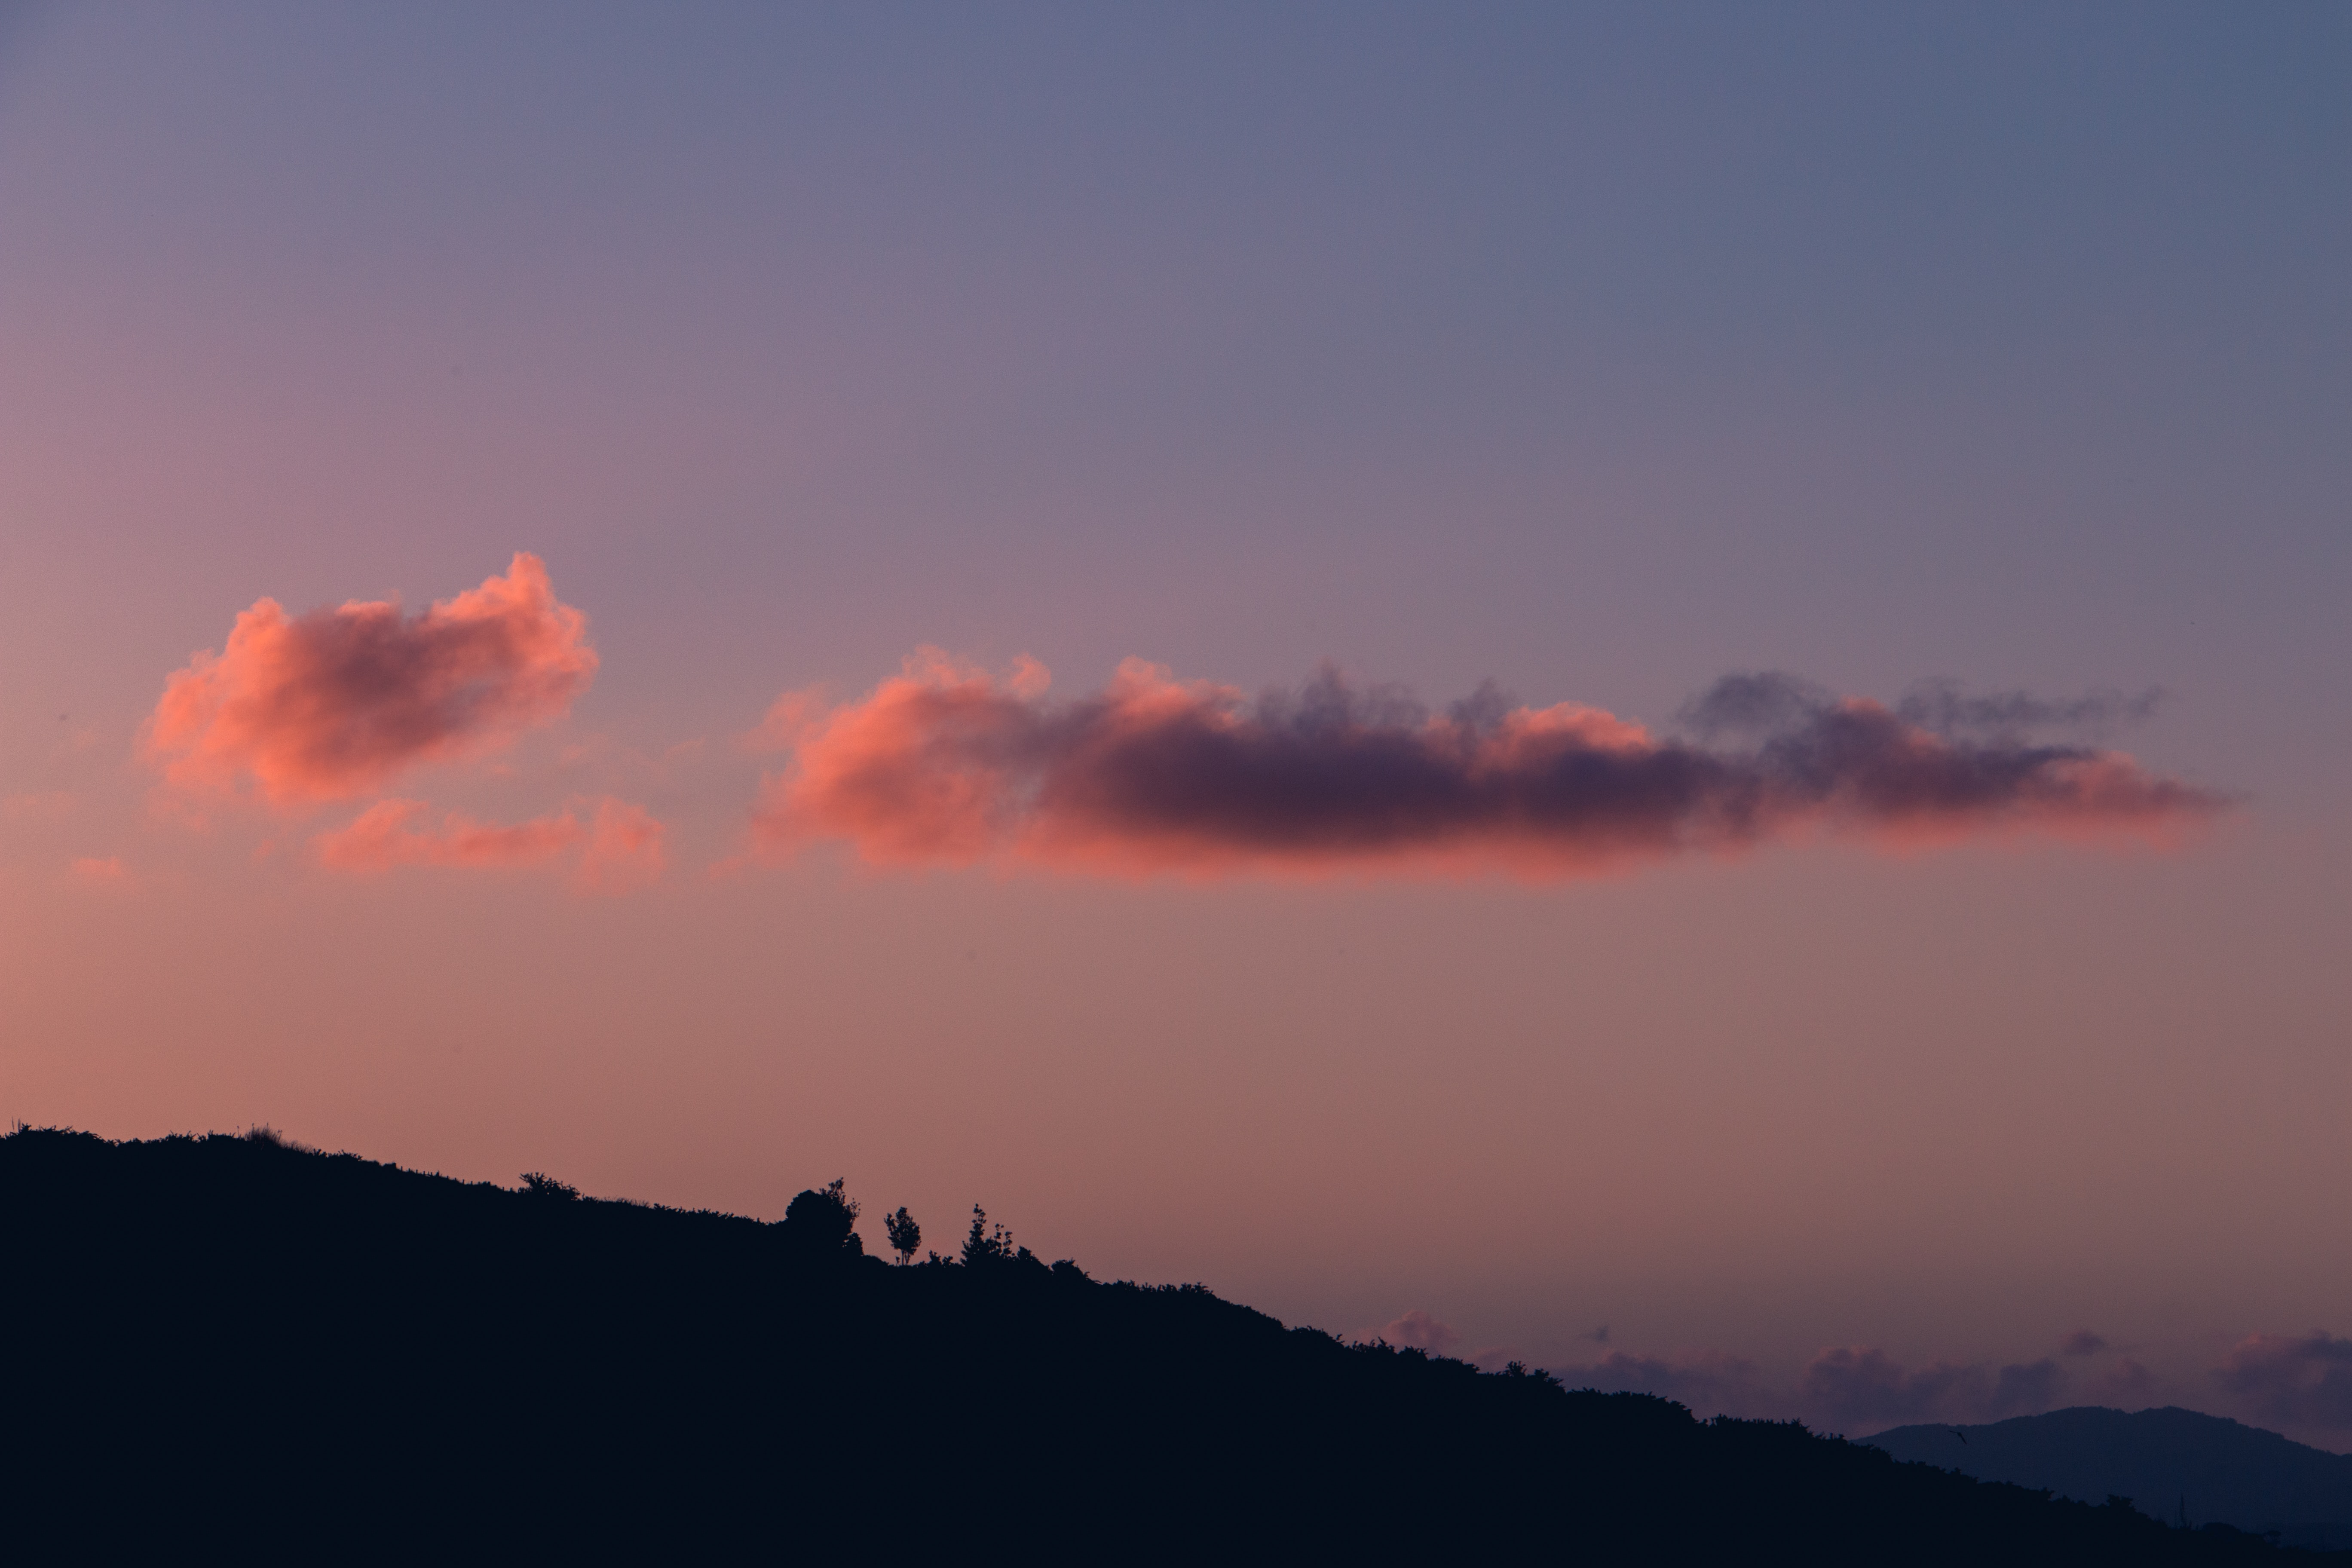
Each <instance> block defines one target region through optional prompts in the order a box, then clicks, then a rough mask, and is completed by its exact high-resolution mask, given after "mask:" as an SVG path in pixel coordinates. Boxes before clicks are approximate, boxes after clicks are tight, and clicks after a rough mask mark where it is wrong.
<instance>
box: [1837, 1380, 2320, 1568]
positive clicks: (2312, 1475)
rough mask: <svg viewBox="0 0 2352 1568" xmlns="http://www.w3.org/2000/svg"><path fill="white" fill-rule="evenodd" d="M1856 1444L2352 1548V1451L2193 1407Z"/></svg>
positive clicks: (1914, 1433) (2083, 1415)
mask: <svg viewBox="0 0 2352 1568" xmlns="http://www.w3.org/2000/svg"><path fill="white" fill-rule="evenodd" d="M1960 1433H1965V1434H1966V1435H1967V1436H1966V1440H1965V1441H1963V1440H1962V1438H1961V1437H1960V1436H1958V1434H1960ZM1863 1441H1864V1442H1865V1443H1868V1444H1870V1445H1872V1446H1873V1447H1880V1448H1884V1449H1885V1450H1886V1451H1887V1452H1888V1453H1890V1454H1892V1455H1894V1456H1895V1458H1898V1459H1909V1460H1912V1461H1915V1462H1917V1463H1921V1464H1929V1465H1939V1466H1942V1467H1944V1468H1947V1469H1954V1470H1958V1471H1959V1472H1960V1473H1961V1474H1962V1475H1964V1476H1975V1477H1977V1478H1979V1479H1983V1480H1989V1481H2012V1482H2014V1483H2016V1484H2017V1485H2019V1486H2025V1487H2040V1488H2046V1489H2049V1490H2051V1491H2054V1492H2056V1493H2057V1494H2058V1495H2059V1496H2061V1497H2070V1498H2077V1499H2080V1500H2084V1501H2086V1502H2087V1501H2094V1500H2103V1499H2105V1498H2107V1497H2109V1496H2120V1497H2128V1498H2130V1499H2131V1500H2132V1501H2133V1503H2134V1504H2135V1505H2136V1506H2137V1507H2138V1508H2140V1509H2141V1510H2144V1511H2145V1512H2147V1513H2149V1514H2153V1515H2154V1516H2156V1517H2157V1518H2158V1519H2165V1520H2171V1519H2177V1518H2179V1516H2180V1514H2181V1512H2182V1511H2183V1510H2184V1509H2185V1510H2186V1512H2187V1514H2188V1517H2189V1521H2191V1522H2192V1523H2200V1524H2201V1523H2204V1522H2206V1521H2210V1520H2219V1521H2222V1522H2224V1523H2227V1524H2233V1525H2235V1526H2237V1527H2238V1528H2239V1529H2241V1530H2247V1531H2266V1530H2275V1531H2280V1533H2281V1536H2282V1538H2283V1539H2284V1540H2286V1541H2288V1542H2295V1543H2298V1544H2311V1545H2327V1546H2334V1547H2352V1455H2344V1454H2330V1453H2327V1452H2326V1451H2325V1450H2324V1449H2319V1448H2313V1447H2305V1445H2304V1444H2301V1443H2296V1442H2293V1441H2290V1440H2289V1439H2287V1438H2285V1437H2282V1436H2279V1435H2278V1434H2277V1433H2275V1432H2265V1431H2263V1430H2262V1429H2261V1428H2260V1427H2258V1426H2245V1425H2243V1424H2242V1423H2241V1422H2236V1421H2231V1420H2227V1419H2225V1418H2223V1417H2221V1416H2219V1415H2202V1414H2200V1413H2199V1412H2197V1411H2194V1410H2181V1409H2179V1408H2177V1407H2172V1406H2167V1407H2166V1408H2164V1409H2161V1410H2142V1411H2138V1412H2136V1413H2134V1414H2132V1415H2126V1414H2125V1413H2124V1412H2122V1411H2120V1410H2107V1409H2103V1408H2101V1407H2099V1406H2096V1405H2077V1406H2075V1407H2074V1408H2073V1409H2070V1410H2053V1411H2051V1412H2050V1413H2049V1414H2048V1415H2019V1416H2015V1417H2013V1418H2011V1419H2010V1420H2007V1421H1995V1422H1992V1423H1990V1425H1987V1426H1959V1427H1953V1426H1897V1427H1895V1428H1894V1429H1893V1430H1891V1431H1886V1432H1881V1433H1879V1434H1878V1435H1877V1436H1874V1437H1865V1438H1864V1439H1863Z"/></svg>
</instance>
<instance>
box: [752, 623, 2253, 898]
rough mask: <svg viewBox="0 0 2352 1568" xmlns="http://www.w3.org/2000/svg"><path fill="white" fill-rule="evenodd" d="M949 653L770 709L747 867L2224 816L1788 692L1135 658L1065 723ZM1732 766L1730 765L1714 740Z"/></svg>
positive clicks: (1458, 866)
mask: <svg viewBox="0 0 2352 1568" xmlns="http://www.w3.org/2000/svg"><path fill="white" fill-rule="evenodd" d="M1045 690H1046V676H1045V670H1044V668H1042V667H1041V666H1038V665H1036V664H1035V663H1034V661H1024V662H1023V663H1022V664H1021V665H1019V666H1017V667H1016V668H1015V669H1014V670H1013V673H1012V674H1011V675H1010V676H1008V677H1006V678H1004V679H995V678H992V677H991V676H990V675H989V674H987V673H986V672H984V671H982V670H980V669H977V668H971V667H970V666H966V665H962V664H959V663H957V662H956V661H954V660H953V659H950V658H948V657H947V656H946V655H944V654H941V653H940V652H938V651H937V650H934V649H926V650H923V651H922V652H920V653H919V654H918V655H917V656H916V657H914V658H910V659H908V661H907V665H906V668H905V669H904V670H903V671H902V673H901V674H900V675H898V677H897V678H895V679H890V680H887V681H885V682H883V683H882V684H881V685H880V686H879V687H877V689H875V690H874V691H873V692H872V693H871V694H869V695H868V696H867V697H866V698H865V699H863V700H859V701H856V702H852V703H848V704H846V705H844V706H840V707H833V708H828V707H825V706H824V705H823V704H821V703H819V702H816V701H815V700H813V699H811V698H810V697H808V696H807V695H805V694H795V695H793V696H789V697H787V698H785V699H783V700H781V701H780V702H779V703H778V704H777V706H776V708H775V710H773V711H772V713H771V714H770V716H769V720H768V722H767V723H766V725H764V726H763V728H762V730H761V731H760V732H759V733H760V736H761V740H762V742H764V743H767V744H772V745H776V746H780V747H789V748H790V749H791V750H792V751H793V765H792V767H791V768H789V769H788V770H787V771H785V772H783V773H779V774H775V775H772V776H771V777H770V778H769V779H768V780H767V781H766V783H765V785H764V786H763V789H762V793H761V799H760V803H759V805H758V808H757V810H756V812H755V814H754V821H753V834H754V841H755V846H756V847H757V848H758V849H759V850H760V851H761V852H762V853H764V854H767V855H769V856H777V855H782V854H785V853H789V852H790V851H791V850H792V849H793V847H797V846H798V845H800V844H803V843H805V842H807V841H810V840H812V839H825V838H832V839H842V840H846V841H847V842H849V843H850V844H852V845H854V846H855V847H856V849H857V850H858V852H859V853H860V854H861V855H862V856H863V857H864V858H866V859H867V860H869V861H872V862H876V863H882V864H919V863H940V864H970V863H973V862H980V861H991V860H997V861H1017V862H1026V863H1032V864H1038V865H1044V866H1051V867H1056V868H1072V869H1085V870H1102V871H1110V872H1128V873H1133V872H1144V871H1152V870H1164V869H1176V870H1182V871H1193V872H1201V871H1214V870H1218V869H1224V868H1258V869H1301V870H1316V869H1326V868H1378V867H1395V868H1421V869H1433V870H1441V871H1447V870H1451V871H1495V870H1500V871H1506V872H1509V873H1512V874H1517V875H1523V876H1531V877H1559V876H1570V875H1575V874H1578V873H1580V872H1584V871H1590V870H1593V869H1598V868H1609V867H1612V866H1616V865H1622V864H1623V863H1626V862H1628V861H1630V860H1634V859H1638V858H1648V857H1655V856H1662V855H1667V854H1673V853H1677V852H1687V851H1708V850H1729V849H1737V848H1739V847H1746V846H1750V845H1755V844H1759V843H1762V842H1766V841H1769V840H1771V839H1773V838H1775V837H1785V836H1788V835H1790V834H1794V833H1800V832H1802V831H1805V830H1808V829H1811V828H1829V829H1834V830H1845V831H1852V832H1859V833H1863V834H1864V835H1867V836H1870V837H1874V838H1877V839H1880V840H1882V841H1884V840H1909V839H1920V838H1940V837H1953V836H1958V835H1966V834H1972V833H1982V832H1997V831H2001V830H2006V829H2012V828H2034V829H2042V830H2054V831H2060V832H2100V831H2109V830H2115V829H2128V830H2139V831H2143V832H2152V831H2160V830H2163V829H2167V828H2169V827H2173V826H2179V825H2181V824H2184V823H2188V822H2190V821H2194V820H2197V819H2200V818H2203V817H2207V816H2211V815H2212V814H2213V813H2215V812H2216V811H2218V810H2220V809H2221V807H2222V805H2223V804H2224V803H2223V802H2222V800H2221V797H2219V796H2217V795H2213V794H2211V793H2210V792H2207V791H2203V790H2200V789H2197V788H2195V787H2193V786H2190V785H2189V784H2183V783H2181V782H2179V781H2178V780H2175V779H2170V778H2167V777H2164V776H2162V775H2159V774H2157V773H2151V772H2150V771H2148V770H2147V769H2146V768H2144V767H2142V766H2141V765H2140V764H2139V763H2137V762H2135V761H2133V760H2132V759H2131V758H2129V757H2127V756H2125V755H2123V754H2121V753H2119V752H2106V751H2099V750H2095V749H2091V748H2088V747H2084V746H2078V745H2057V744H2048V745H2043V744H2027V743H2025V742H2022V741H2018V740H2014V739H1993V740H1979V739H1971V738H1969V737H1966V736H1960V735H1946V734H1940V733H1937V732H1936V731H1933V730H1931V729H1928V728H1926V727H1923V726H1922V725H1920V724H1917V723H1914V722H1910V721H1906V720H1905V719H1904V718H1903V717H1901V716H1900V715H1899V714H1898V713H1897V712H1895V710H1890V709H1888V708H1886V707H1884V706H1882V705H1880V704H1878V703H1875V702H1871V701H1868V700H1862V699H1857V698H1845V699H1833V698H1832V697H1831V696H1830V695H1829V694H1828V693H1826V692H1824V691H1822V690H1821V689H1818V688H1814V687H1811V686H1808V685H1806V684H1805V683H1803V682H1801V681H1796V680H1793V679H1790V678H1788V677H1785V676H1777V675H1765V676H1734V677H1731V678H1728V679H1726V680H1724V681H1722V682H1720V683H1718V684H1717V686H1716V687H1715V688H1714V689H1711V690H1710V691H1708V692H1707V693H1706V694H1704V695H1703V696H1702V697H1701V698H1699V699H1698V700H1696V701H1695V702H1694V703H1693V704H1692V705H1691V706H1690V707H1689V708H1688V709H1686V710H1685V712H1684V715H1683V717H1684V722H1685V726H1686V727H1687V728H1688V729H1690V730H1691V731H1694V732H1695V733H1696V734H1698V735H1699V736H1700V737H1701V740H1700V742H1685V741H1680V740H1674V739H1660V738H1658V737H1656V736H1654V735H1653V734H1652V733H1651V732H1650V731H1647V730H1645V729H1644V728H1643V727H1642V726H1640V725H1638V724H1634V723H1631V722H1628V721H1624V720H1622V719H1619V718H1617V717H1616V716H1615V715H1613V714H1611V713H1607V712H1604V711H1602V710H1599V709H1596V708H1586V707H1580V706H1578V705H1576V704H1573V703H1562V704H1559V705H1556V706H1553V707H1549V708H1540V709H1538V708H1528V707H1523V706H1517V705H1514V704H1513V703H1511V702H1510V700H1508V699H1507V698H1505V697H1504V696H1503V695H1502V694H1501V692H1500V691H1499V690H1497V689H1495V688H1494V687H1492V686H1491V685H1490V686H1487V687H1485V688H1482V689H1480V690H1479V691H1478V692H1477V693H1475V694H1474V695H1473V696H1472V697H1471V698H1470V699H1468V700H1465V701H1463V702H1459V703H1456V704H1454V706H1453V707H1452V708H1450V709H1449V710H1446V711H1445V712H1444V713H1442V714H1438V713H1433V712H1431V711H1429V710H1426V709H1424V708H1423V707H1422V706H1421V705H1419V704H1418V703H1416V702H1414V701H1413V700H1412V699H1411V698H1410V697H1409V696H1408V695H1406V694H1405V693H1403V692H1402V691H1401V690H1399V689H1395V688H1387V687H1375V688H1370V689H1360V688H1357V687H1354V686H1351V685H1349V683H1348V682H1347V681H1346V680H1344V679H1342V678H1341V677H1340V676H1339V675H1338V674H1337V673H1336V672H1334V671H1332V670H1329V669H1328V668H1327V669H1326V670H1324V671H1323V672H1322V673H1321V674H1320V675H1318V677H1317V678H1316V679H1313V680H1310V681H1309V682H1307V684H1306V685H1305V686H1304V687H1303V688H1301V689H1297V690H1296V691H1288V692H1270V693H1267V694H1265V695H1264V696H1261V697H1258V698H1255V699H1251V698H1249V697H1247V696H1245V695H1244V693H1242V692H1240V691H1238V690H1236V689H1234V688H1231V687H1225V686H1218V685H1213V684H1210V683H1208V682H1202V681H1179V680H1177V679H1174V678H1173V677H1172V676H1171V674H1170V673H1169V672H1168V671H1167V670H1165V669H1162V668H1159V667H1157V666H1153V665H1148V664H1144V663H1141V662H1139V661H1135V660H1130V661H1129V662H1128V663H1127V664H1125V665H1123V666H1121V667H1120V668H1119V671H1118V676H1117V677H1116V679H1113V681H1112V682H1111V684H1110V685H1109V686H1108V688H1106V689H1104V690H1102V691H1099V692H1097V693H1093V694H1090V695H1087V696H1084V697H1080V698H1076V699H1074V700H1067V701H1055V700H1049V699H1048V698H1047V697H1046V695H1045ZM1726 741H1727V742H1730V743H1727V744H1724V743H1717V742H1726Z"/></svg>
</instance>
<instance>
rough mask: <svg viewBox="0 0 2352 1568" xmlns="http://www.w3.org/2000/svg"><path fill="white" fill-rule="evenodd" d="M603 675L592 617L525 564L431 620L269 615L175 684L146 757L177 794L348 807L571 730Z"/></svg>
mask: <svg viewBox="0 0 2352 1568" xmlns="http://www.w3.org/2000/svg"><path fill="white" fill-rule="evenodd" d="M595 673H596V654H595V651H594V650H593V648H591V647H589V646H588V641H587V618H586V617H585V616H583V615H582V614H581V613H580V612H579V611H578V610H575V609H572V608H571V607H570V606H568V605H562V604H560V603H558V602H557V600H556V597H555V592H554V590H553V588H551V586H550V585H549V584H548V580H547V568H546V566H545V565H543V564H542V563H541V561H540V559H539V557H537V556H535V555H521V554H519V555H517V556H516V557H515V558H514V562H513V564H512V565H510V566H509V568H508V570H507V574H506V575H505V576H503V577H492V578H490V579H488V581H487V582H485V583H483V584H482V585H481V586H480V587H478V588H475V589H472V590H470V591H469V592H467V593H463V594H460V595H457V597H455V598H452V599H445V600H442V601H440V602H439V603H437V604H436V605H433V606H432V608H430V609H428V610H426V611H425V613H424V614H422V615H416V616H405V615H403V614H402V613H401V610H400V606H399V605H394V604H387V603H381V602H362V601H358V600H353V601H352V602H350V603H348V604H344V605H340V606H338V607H336V608H334V609H331V610H313V611H311V612H310V613H309V614H307V615H302V616H289V615H288V614H287V613H286V611H285V609H284V608H283V607H282V606H280V605H278V602H277V601H276V600H274V599H263V600H260V601H259V602H258V603H257V604H255V605H254V606H253V607H252V608H251V609H249V610H247V611H246V612H245V613H244V614H242V615H240V616H237V618H236V626H235V627H234V628H233V629H232V630H231V631H230V633H229V637H228V643H227V646H226V647H225V648H224V649H223V650H222V651H221V652H219V653H217V654H215V653H209V652H206V653H199V654H197V655H195V656H194V658H192V659H191V660H190V661H189V663H188V666H187V668H184V669H182V670H179V671H177V672H175V673H174V674H173V676H172V677H171V678H170V679H168V680H167V681H166V682H165V683H164V687H163V700H162V701H160V702H159V703H157V704H156V707H155V711H154V714H153V716H152V718H151V719H150V720H149V721H148V728H147V734H146V747H147V750H148V753H149V755H150V756H151V757H152V759H153V760H155V761H156V762H158V763H161V764H162V766H163V773H164V776H165V777H166V778H167V779H168V780H170V781H171V782H172V783H173V784H182V785H187V786H194V787H202V788H211V789H226V788H233V787H234V786H235V785H236V784H237V783H238V782H239V781H240V780H242V779H249V780H250V781H251V782H252V783H253V784H254V785H255V786H257V788H258V789H259V791H260V793H261V795H262V796H263V798H264V799H266V800H267V801H268V802H269V803H270V804H271V805H289V804H295V803H299V802H305V801H315V800H341V799H348V798H350V797H352V796H353V795H364V794H366V793H368V792H370V791H372V790H374V789H376V788H378V787H380V786H381V785H382V784H384V783H385V782H386V781H387V780H389V779H391V778H392V777H393V776H394V774H396V773H400V772H401V771H402V770H403V769H404V768H407V767H409V766H412V765H413V764H415V763H424V762H432V761H443V760H447V759H451V758H456V757H461V756H467V755H472V754H478V753H479V752H483V751H486V750H488V749H490V748H492V747H495V746H497V745H499V744H500V743H501V742H505V741H508V740H509V739H511V738H512V737H513V736H514V735H515V734H516V733H517V732H519V731H522V730H524V729H527V728H529V727H530V726H531V725H533V724H539V723H543V722H545V721H549V720H551V719H553V718H556V717H558V716H559V715H561V714H562V713H563V712H564V711H565V710H567V709H568V708H569V707H570V706H571V704H572V700H573V699H574V698H576V697H578V696H579V695H580V693H582V692H583V691H584V690H586V689H587V688H588V683H589V681H590V680H591V679H593V678H594V676H595Z"/></svg>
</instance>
